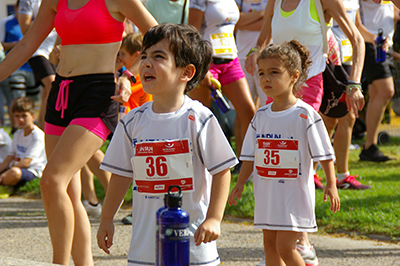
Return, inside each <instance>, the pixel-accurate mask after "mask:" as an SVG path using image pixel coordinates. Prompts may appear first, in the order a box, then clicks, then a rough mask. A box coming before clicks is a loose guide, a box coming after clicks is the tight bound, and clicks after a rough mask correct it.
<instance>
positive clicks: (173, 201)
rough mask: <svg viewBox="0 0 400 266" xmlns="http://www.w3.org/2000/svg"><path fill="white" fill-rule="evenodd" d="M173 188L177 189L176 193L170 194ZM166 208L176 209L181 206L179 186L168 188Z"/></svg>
mask: <svg viewBox="0 0 400 266" xmlns="http://www.w3.org/2000/svg"><path fill="white" fill-rule="evenodd" d="M173 188H177V189H178V191H177V192H172V189H173ZM167 206H168V207H172V208H176V207H181V206H182V190H181V187H180V186H169V188H168V194H167Z"/></svg>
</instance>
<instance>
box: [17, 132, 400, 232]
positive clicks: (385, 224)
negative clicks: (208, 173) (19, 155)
mask: <svg viewBox="0 0 400 266" xmlns="http://www.w3.org/2000/svg"><path fill="white" fill-rule="evenodd" d="M358 144H360V146H361V141H358ZM107 145H108V143H106V144H105V145H104V146H103V147H102V150H103V151H105V149H106V147H107ZM380 149H381V150H382V151H383V152H384V153H385V154H387V155H389V156H391V157H395V158H397V160H393V161H388V162H384V163H373V162H362V161H359V160H358V154H359V153H360V151H359V150H356V151H351V152H350V160H349V168H350V172H351V174H357V175H358V176H359V178H358V180H359V181H361V182H362V183H364V184H369V185H372V188H371V189H368V190H364V191H356V190H339V195H340V198H341V209H340V211H339V212H337V213H332V212H331V211H330V210H329V203H328V202H323V191H320V190H318V191H316V216H317V224H318V228H319V231H322V232H327V233H338V232H343V231H351V232H355V233H360V234H379V235H385V236H389V237H392V238H394V237H400V174H399V169H400V138H399V137H391V141H390V142H389V143H386V144H383V145H380ZM319 175H320V176H324V175H323V172H322V170H320V171H319ZM236 180H237V175H233V176H232V184H231V188H233V186H234V184H235V183H236ZM95 187H96V193H97V195H98V197H99V199H103V198H104V196H105V195H104V190H103V188H102V186H101V184H100V182H98V180H97V179H95ZM17 193H18V194H20V195H29V196H30V195H36V196H39V195H40V187H39V180H33V181H31V182H28V183H27V184H25V185H24V186H23V187H21V188H20V190H19V191H18V192H17ZM131 201H132V192H131V190H129V191H128V193H127V194H126V196H125V202H127V203H129V202H131ZM253 210H254V195H253V184H252V182H248V183H247V184H246V187H245V191H244V193H243V195H242V199H241V200H240V201H239V203H238V206H228V205H227V208H226V211H225V215H226V216H229V217H237V218H249V219H251V218H253Z"/></svg>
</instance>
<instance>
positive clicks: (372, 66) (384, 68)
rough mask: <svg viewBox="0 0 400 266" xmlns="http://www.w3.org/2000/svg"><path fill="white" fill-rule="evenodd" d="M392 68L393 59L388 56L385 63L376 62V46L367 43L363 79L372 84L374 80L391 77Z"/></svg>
mask: <svg viewBox="0 0 400 266" xmlns="http://www.w3.org/2000/svg"><path fill="white" fill-rule="evenodd" d="M390 68H394V65H393V57H392V56H391V55H390V54H387V56H386V61H385V62H376V61H375V48H374V46H373V45H372V44H371V43H365V61H364V70H363V79H365V80H366V82H367V83H368V84H371V83H372V82H373V81H374V80H377V79H384V78H388V77H391V76H392V73H391V72H390Z"/></svg>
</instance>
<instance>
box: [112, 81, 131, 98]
mask: <svg viewBox="0 0 400 266" xmlns="http://www.w3.org/2000/svg"><path fill="white" fill-rule="evenodd" d="M129 97H131V82H130V80H129V79H128V77H126V76H125V75H122V76H121V77H119V79H118V81H117V84H115V94H114V96H111V99H113V100H114V101H116V102H119V103H122V104H123V103H126V102H127V101H128V100H129Z"/></svg>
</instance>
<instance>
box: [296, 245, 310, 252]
mask: <svg viewBox="0 0 400 266" xmlns="http://www.w3.org/2000/svg"><path fill="white" fill-rule="evenodd" d="M296 246H298V247H299V248H301V249H302V250H304V251H310V250H311V246H306V247H305V246H302V245H299V244H296Z"/></svg>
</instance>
